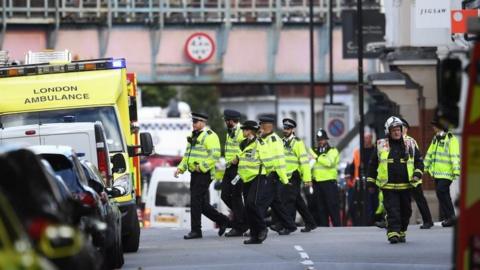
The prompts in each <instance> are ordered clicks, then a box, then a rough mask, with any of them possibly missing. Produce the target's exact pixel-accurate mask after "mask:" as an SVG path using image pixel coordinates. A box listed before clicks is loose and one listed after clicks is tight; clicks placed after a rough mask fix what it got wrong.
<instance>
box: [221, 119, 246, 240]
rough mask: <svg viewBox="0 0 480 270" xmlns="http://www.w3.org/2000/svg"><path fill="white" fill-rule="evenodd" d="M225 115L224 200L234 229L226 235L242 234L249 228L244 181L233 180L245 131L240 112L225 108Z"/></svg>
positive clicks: (222, 196)
mask: <svg viewBox="0 0 480 270" xmlns="http://www.w3.org/2000/svg"><path fill="white" fill-rule="evenodd" d="M223 117H224V119H225V125H226V126H227V137H226V139H225V151H224V152H225V161H226V165H227V169H226V170H225V174H224V176H223V180H222V195H221V198H222V201H223V202H224V203H225V204H226V205H227V206H228V208H230V209H231V210H232V213H233V219H232V221H231V225H232V229H231V230H230V231H229V232H227V233H226V234H225V236H226V237H234V236H242V235H243V233H244V232H245V231H246V230H247V224H246V222H245V209H244V205H243V200H242V181H234V182H233V183H232V180H233V179H234V178H235V177H236V176H237V169H238V166H237V159H236V156H237V154H238V153H239V151H240V148H239V145H240V142H241V141H243V139H244V138H243V133H242V131H241V129H240V124H239V120H240V113H239V112H237V111H234V110H229V109H227V110H224V111H223Z"/></svg>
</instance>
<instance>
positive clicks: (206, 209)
mask: <svg viewBox="0 0 480 270" xmlns="http://www.w3.org/2000/svg"><path fill="white" fill-rule="evenodd" d="M211 182H212V179H211V176H210V172H208V173H200V172H192V173H191V178H190V208H191V211H190V219H191V220H190V222H191V229H192V232H199V233H200V232H201V231H202V219H201V218H202V214H204V215H205V216H206V217H207V218H209V219H211V220H212V221H214V222H216V223H217V224H222V225H223V224H229V219H228V217H227V216H225V215H223V214H222V213H220V212H218V211H217V210H216V209H215V208H214V207H213V206H211V205H210V202H209V198H210V196H209V191H208V188H209V186H210V183H211Z"/></svg>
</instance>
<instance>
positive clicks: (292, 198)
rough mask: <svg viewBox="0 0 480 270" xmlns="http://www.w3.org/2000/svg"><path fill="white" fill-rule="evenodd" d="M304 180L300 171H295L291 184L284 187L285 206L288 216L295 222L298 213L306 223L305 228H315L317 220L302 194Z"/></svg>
mask: <svg viewBox="0 0 480 270" xmlns="http://www.w3.org/2000/svg"><path fill="white" fill-rule="evenodd" d="M301 184H302V179H301V177H300V174H299V173H298V171H295V172H294V173H293V174H292V178H290V184H289V185H287V186H285V187H284V198H285V200H284V205H285V208H286V210H287V214H288V215H289V216H290V217H291V219H293V220H294V221H295V216H296V214H297V210H298V213H299V214H300V216H301V217H302V219H303V221H304V222H305V226H309V227H315V226H316V223H315V219H314V218H313V216H312V214H311V213H310V210H309V209H308V207H307V204H306V203H305V201H304V200H303V197H302V194H301Z"/></svg>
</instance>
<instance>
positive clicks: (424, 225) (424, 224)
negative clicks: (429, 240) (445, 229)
mask: <svg viewBox="0 0 480 270" xmlns="http://www.w3.org/2000/svg"><path fill="white" fill-rule="evenodd" d="M432 227H433V222H426V223H423V224H422V226H420V229H430V228H432Z"/></svg>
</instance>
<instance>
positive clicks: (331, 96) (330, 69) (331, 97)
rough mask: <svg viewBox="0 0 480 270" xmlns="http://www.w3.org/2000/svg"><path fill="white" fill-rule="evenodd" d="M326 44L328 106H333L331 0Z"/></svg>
mask: <svg viewBox="0 0 480 270" xmlns="http://www.w3.org/2000/svg"><path fill="white" fill-rule="evenodd" d="M328 43H329V50H330V52H329V55H328V61H329V65H328V68H329V74H328V75H329V78H328V87H329V90H330V104H333V0H330V2H329V4H328Z"/></svg>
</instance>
